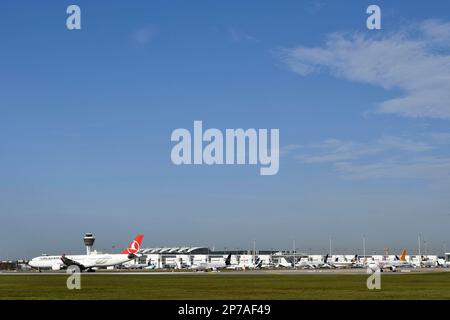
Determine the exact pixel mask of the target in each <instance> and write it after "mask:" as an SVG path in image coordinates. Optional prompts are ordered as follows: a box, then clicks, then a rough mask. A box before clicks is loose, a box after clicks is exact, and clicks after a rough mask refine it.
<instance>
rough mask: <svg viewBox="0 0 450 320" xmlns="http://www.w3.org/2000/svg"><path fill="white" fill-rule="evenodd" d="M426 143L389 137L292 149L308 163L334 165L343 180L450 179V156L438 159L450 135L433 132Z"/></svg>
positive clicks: (334, 142)
mask: <svg viewBox="0 0 450 320" xmlns="http://www.w3.org/2000/svg"><path fill="white" fill-rule="evenodd" d="M424 139H425V140H426V141H414V140H411V139H407V138H404V137H398V136H385V137H382V138H380V139H378V140H375V141H373V142H370V143H361V142H354V141H342V140H338V139H328V140H324V141H322V142H319V143H315V144H309V145H304V146H302V147H301V148H290V150H291V152H296V154H294V155H293V156H294V158H295V159H297V160H300V161H302V162H303V163H305V164H326V163H328V164H331V165H332V166H333V167H334V168H335V169H336V170H337V172H338V173H339V175H340V176H341V177H343V178H348V179H368V178H386V177H390V178H413V179H448V178H450V157H448V156H439V157H438V156H436V155H435V154H433V153H434V152H436V151H438V152H439V151H441V150H440V149H439V148H440V147H442V146H443V145H449V144H450V134H449V133H445V132H443V133H433V134H429V135H427V136H426V137H424Z"/></svg>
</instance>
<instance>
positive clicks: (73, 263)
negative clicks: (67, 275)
mask: <svg viewBox="0 0 450 320" xmlns="http://www.w3.org/2000/svg"><path fill="white" fill-rule="evenodd" d="M61 261H62V262H63V263H64V265H65V266H67V267H70V266H77V267H79V268H80V269H81V270H84V269H86V267H85V266H84V265H82V264H81V263H79V262H77V261H75V260H72V259H69V258H67V257H66V255H64V254H63V255H62V256H61Z"/></svg>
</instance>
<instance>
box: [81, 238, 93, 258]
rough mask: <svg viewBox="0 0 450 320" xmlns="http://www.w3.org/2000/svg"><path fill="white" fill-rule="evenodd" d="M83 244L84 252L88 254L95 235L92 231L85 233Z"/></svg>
mask: <svg viewBox="0 0 450 320" xmlns="http://www.w3.org/2000/svg"><path fill="white" fill-rule="evenodd" d="M83 240H84V245H85V246H86V254H87V255H89V254H91V252H92V247H93V246H94V242H95V237H94V235H93V234H92V233H86V234H85V235H84V238H83Z"/></svg>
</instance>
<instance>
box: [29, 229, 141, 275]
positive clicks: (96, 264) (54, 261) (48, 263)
mask: <svg viewBox="0 0 450 320" xmlns="http://www.w3.org/2000/svg"><path fill="white" fill-rule="evenodd" d="M142 239H144V235H142V234H139V235H137V236H136V238H134V240H133V241H132V242H131V243H130V245H129V246H128V247H127V248H126V249H125V250H123V251H122V252H121V253H117V254H103V253H102V254H96V253H92V254H89V255H86V254H84V255H65V254H63V255H62V256H40V257H36V258H33V259H31V260H30V261H29V262H28V265H29V266H30V267H32V268H35V269H38V270H39V271H40V270H42V269H51V270H55V271H56V270H62V269H67V268H68V267H70V266H78V267H79V268H80V270H81V271H83V270H87V271H88V272H89V271H94V270H93V268H100V267H110V266H116V265H119V264H122V263H124V262H127V261H130V260H133V259H134V258H136V254H137V253H138V251H139V249H140V248H141V244H142Z"/></svg>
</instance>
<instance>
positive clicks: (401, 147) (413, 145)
mask: <svg viewBox="0 0 450 320" xmlns="http://www.w3.org/2000/svg"><path fill="white" fill-rule="evenodd" d="M430 149H432V146H431V145H430V144H428V143H426V142H418V141H413V140H410V139H405V138H402V137H396V136H385V137H382V138H381V139H378V140H377V141H375V142H371V143H360V142H354V141H342V140H338V139H328V140H325V141H322V142H320V143H317V144H313V145H309V146H307V147H305V148H304V153H301V154H298V155H296V156H295V158H296V159H299V160H302V161H303V162H305V163H325V162H338V161H345V160H355V159H360V158H362V157H365V156H369V155H376V154H381V153H384V152H387V151H403V152H423V151H427V150H430Z"/></svg>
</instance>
